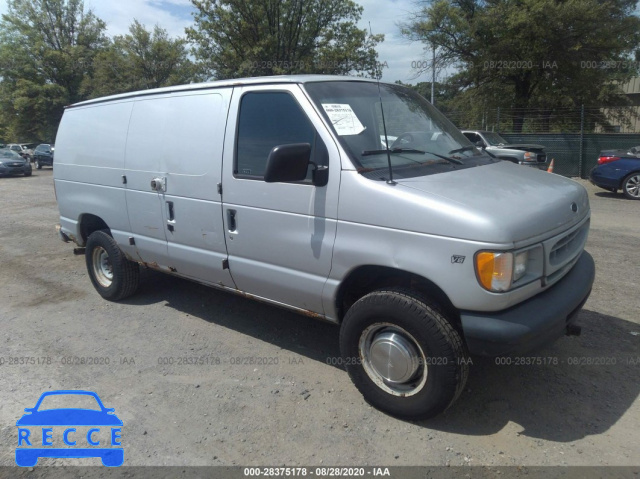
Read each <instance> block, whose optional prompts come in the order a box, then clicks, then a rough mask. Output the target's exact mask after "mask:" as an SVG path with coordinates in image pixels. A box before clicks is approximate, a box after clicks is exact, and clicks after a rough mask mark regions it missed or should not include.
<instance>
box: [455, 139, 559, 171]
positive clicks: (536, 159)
mask: <svg viewBox="0 0 640 479" xmlns="http://www.w3.org/2000/svg"><path fill="white" fill-rule="evenodd" d="M462 134H463V135H464V136H466V137H467V138H468V139H469V140H470V141H471V143H473V144H474V145H475V146H477V147H478V148H482V149H483V150H485V151H487V152H489V153H491V156H494V157H495V158H498V159H500V160H507V161H511V162H512V163H517V164H519V165H526V166H532V167H534V168H538V169H540V170H546V169H547V153H546V152H545V151H544V146H542V145H534V144H511V143H509V142H508V141H507V140H505V139H504V138H502V137H501V136H500V135H499V134H498V133H495V132H493V131H483V130H462Z"/></svg>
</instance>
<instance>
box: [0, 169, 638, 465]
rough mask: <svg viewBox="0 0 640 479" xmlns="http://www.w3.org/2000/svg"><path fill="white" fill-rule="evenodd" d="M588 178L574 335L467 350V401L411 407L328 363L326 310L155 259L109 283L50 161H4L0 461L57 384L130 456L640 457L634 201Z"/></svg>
mask: <svg viewBox="0 0 640 479" xmlns="http://www.w3.org/2000/svg"><path fill="white" fill-rule="evenodd" d="M580 183H581V184H583V185H584V186H585V187H586V188H587V189H588V190H589V196H590V199H591V207H592V212H593V213H592V223H591V233H590V236H589V241H588V244H587V249H588V250H589V251H590V252H591V254H592V255H593V257H594V258H595V261H596V266H597V277H596V282H595V286H594V289H593V293H592V295H591V297H590V299H589V301H588V302H587V304H586V305H585V307H584V310H583V311H582V313H581V314H580V318H579V324H581V325H582V327H583V330H582V335H581V336H580V337H566V338H562V339H560V340H559V341H558V342H557V343H555V344H554V345H552V346H551V347H549V348H547V349H546V350H544V351H541V352H539V353H537V354H536V356H537V357H540V358H556V359H557V364H552V362H555V360H553V359H551V362H547V364H534V365H531V364H529V365H527V364H519V365H515V364H511V365H500V364H496V361H495V360H493V359H483V358H476V357H474V358H473V367H472V368H471V376H470V379H469V382H468V383H467V387H466V390H465V391H464V393H463V395H462V397H461V398H460V399H459V400H458V402H457V403H456V404H455V405H454V406H453V407H452V408H451V409H449V410H448V411H447V412H446V413H445V414H443V415H441V416H440V417H438V418H436V419H433V420H429V421H425V422H417V423H415V422H406V421H400V420H397V419H394V418H391V417H389V416H387V415H385V414H383V413H381V412H379V411H377V410H375V409H373V408H372V407H370V406H369V405H367V404H366V403H365V402H364V400H363V399H362V397H361V396H360V394H359V393H358V392H357V390H356V389H355V387H354V386H352V384H351V382H350V380H349V378H348V376H347V374H346V372H345V371H344V370H342V369H341V368H340V366H335V365H333V364H334V363H335V361H333V360H334V358H335V357H337V356H338V355H339V348H338V328H337V327H335V326H333V325H330V324H325V323H321V322H317V321H315V320H312V319H309V318H306V317H302V316H298V315H296V314H293V313H290V312H287V311H283V310H281V309H277V308H275V307H271V306H266V305H264V304H260V303H256V302H253V301H251V300H248V299H244V298H241V297H237V296H234V295H231V294H228V293H222V292H218V291H215V290H212V289H209V288H206V287H204V286H201V285H198V284H195V283H192V282H189V281H186V280H182V279H177V278H172V277H169V276H165V275H162V274H160V273H155V272H148V271H146V272H144V273H143V277H144V280H143V283H142V286H141V288H140V291H139V293H138V294H137V295H135V296H134V297H132V298H130V299H128V300H125V301H123V302H121V303H110V302H107V301H104V300H103V299H101V297H100V296H99V295H98V294H97V293H96V292H95V291H94V289H93V287H92V285H91V283H90V281H89V278H88V276H87V272H86V268H85V260H84V256H74V255H73V252H72V251H73V247H72V246H71V245H68V244H64V243H62V242H61V241H60V240H59V239H58V237H57V235H56V231H55V225H56V224H57V222H58V210H57V206H56V202H55V197H54V190H53V180H52V171H51V169H44V170H41V171H39V170H34V174H33V176H32V177H30V178H22V177H20V178H0V204H1V205H2V215H1V217H2V223H1V224H2V226H1V227H0V285H1V287H0V326H1V328H2V334H1V335H0V357H1V358H3V360H0V362H2V365H1V366H0V466H12V465H14V464H15V462H14V450H15V447H16V445H17V428H16V425H15V424H16V420H17V419H18V418H19V417H20V416H21V415H22V414H23V409H24V408H25V407H33V406H34V405H35V402H36V400H37V399H38V397H39V396H40V395H41V394H42V392H44V391H47V390H57V389H87V390H91V391H96V392H97V393H98V394H99V396H100V397H101V399H102V401H103V402H104V403H105V405H106V406H107V407H113V408H115V410H116V414H117V415H118V417H120V418H121V419H122V421H123V422H124V428H123V438H122V443H123V445H124V451H125V465H127V466H138V465H153V466H162V465H174V466H180V465H243V466H248V465H261V466H265V465H277V466H280V465H287V466H296V465H313V466H317V465H326V466H328V465H389V466H396V465H433V466H438V465H451V466H461V465H462V466H464V465H494V466H495V465H516V466H542V465H600V466H601V465H627V466H638V465H640V454H639V452H640V400H639V399H638V395H639V393H640V324H639V323H640V300H639V298H640V279H639V276H638V271H639V268H640V247H639V245H640V221H639V219H640V202H634V201H630V200H626V199H624V198H623V197H622V195H613V194H610V193H606V192H604V191H601V190H598V189H597V188H595V187H593V186H591V185H590V184H589V183H588V182H586V181H580ZM19 358H27V359H26V360H20V359H19ZM30 358H34V359H33V360H32V359H30ZM47 358H49V359H47ZM74 358H77V359H74ZM83 358H96V359H94V360H87V359H84V361H83ZM183 358H187V359H186V360H185V359H183ZM191 358H196V360H195V364H193V362H194V359H191ZM90 361H92V362H94V363H95V362H97V363H99V364H86V363H88V362H90ZM38 362H40V363H44V364H38ZM83 362H84V363H85V364H82V363H83ZM34 363H35V364H34ZM107 363H108V364H107ZM38 464H39V465H46V464H56V465H61V464H83V465H89V464H92V465H99V464H100V461H99V459H84V460H78V459H75V460H74V459H66V460H63V459H41V460H40V462H39V463H38Z"/></svg>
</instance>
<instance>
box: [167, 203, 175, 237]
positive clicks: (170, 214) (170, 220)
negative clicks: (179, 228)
mask: <svg viewBox="0 0 640 479" xmlns="http://www.w3.org/2000/svg"><path fill="white" fill-rule="evenodd" d="M175 225H176V220H175V212H174V210H173V201H167V229H168V230H169V231H171V232H172V233H173V230H174V229H175Z"/></svg>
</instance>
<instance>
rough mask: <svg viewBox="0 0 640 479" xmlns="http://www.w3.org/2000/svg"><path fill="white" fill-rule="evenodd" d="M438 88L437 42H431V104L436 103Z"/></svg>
mask: <svg viewBox="0 0 640 479" xmlns="http://www.w3.org/2000/svg"><path fill="white" fill-rule="evenodd" d="M435 88H436V44H435V43H432V44H431V104H432V105H435V104H436V98H435Z"/></svg>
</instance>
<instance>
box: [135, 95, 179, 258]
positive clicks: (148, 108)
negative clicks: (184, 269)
mask: <svg viewBox="0 0 640 479" xmlns="http://www.w3.org/2000/svg"><path fill="white" fill-rule="evenodd" d="M168 99H169V97H167V96H162V97H145V98H143V99H138V100H136V102H135V103H134V106H133V112H132V113H131V121H130V125H129V133H128V136H127V146H126V153H125V175H126V177H127V184H126V198H127V212H128V214H129V221H130V223H131V234H132V236H133V237H134V238H135V242H136V256H137V259H138V260H141V261H143V262H144V263H147V264H149V265H151V266H154V267H158V266H161V267H165V268H166V267H168V265H169V252H168V249H167V237H166V234H165V231H166V225H165V224H164V218H163V215H162V199H161V198H160V193H159V192H158V191H156V190H155V189H154V188H152V186H151V182H152V180H154V179H158V180H159V179H162V178H165V177H166V172H165V171H162V170H161V158H162V155H164V151H165V148H166V147H167V144H166V143H165V141H166V135H167V134H168V131H169V114H170V113H171V111H170V109H169V107H170V105H169V102H168Z"/></svg>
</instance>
